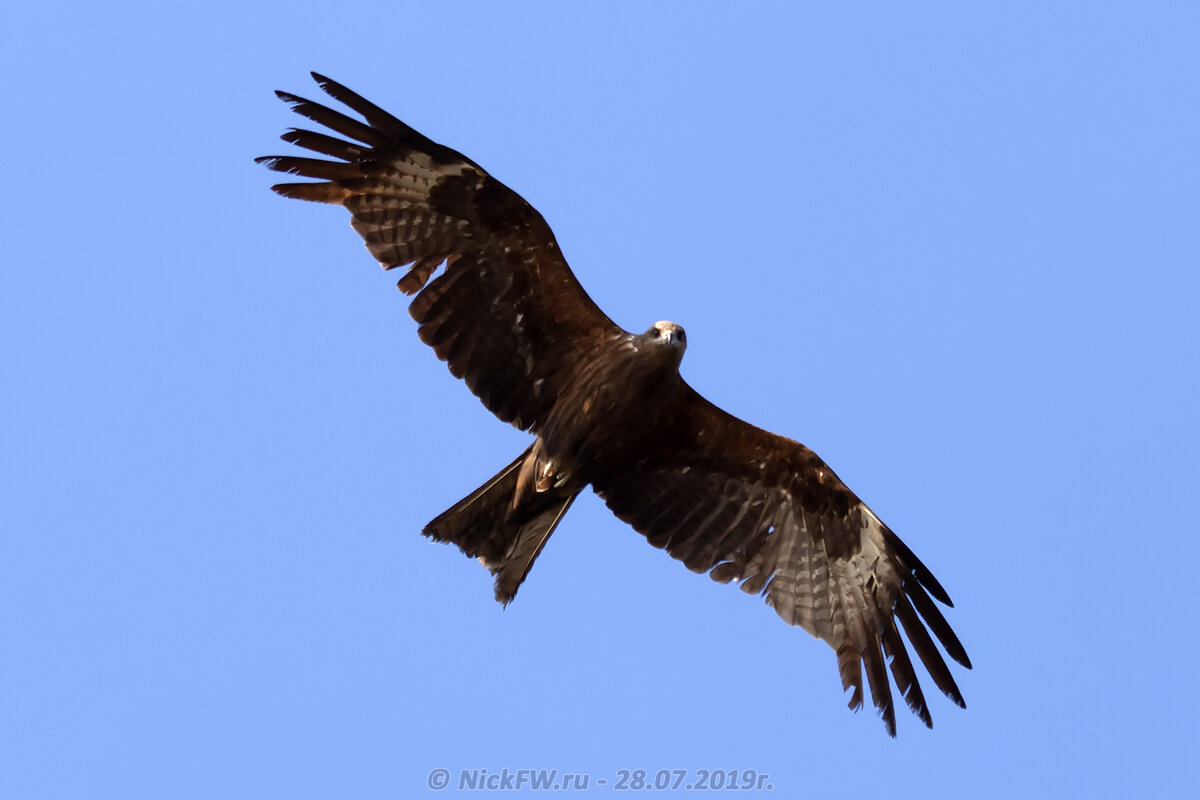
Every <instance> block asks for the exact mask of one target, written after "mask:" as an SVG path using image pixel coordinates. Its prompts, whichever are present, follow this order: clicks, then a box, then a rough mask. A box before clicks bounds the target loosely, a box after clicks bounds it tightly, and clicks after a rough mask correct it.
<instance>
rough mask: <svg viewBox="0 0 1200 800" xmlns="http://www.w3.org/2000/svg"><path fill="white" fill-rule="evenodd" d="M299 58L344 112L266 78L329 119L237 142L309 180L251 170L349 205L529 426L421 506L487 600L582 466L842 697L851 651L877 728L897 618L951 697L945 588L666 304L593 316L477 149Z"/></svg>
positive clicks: (504, 590) (607, 497) (473, 375)
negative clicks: (751, 412) (728, 382)
mask: <svg viewBox="0 0 1200 800" xmlns="http://www.w3.org/2000/svg"><path fill="white" fill-rule="evenodd" d="M313 77H314V78H315V79H316V81H317V83H318V84H319V85H320V87H321V88H322V89H323V90H324V91H325V92H326V93H327V94H329V95H330V96H331V97H333V98H334V99H335V100H338V101H340V102H342V103H343V104H344V105H346V106H347V107H349V108H350V109H351V110H353V111H355V112H357V113H358V114H359V115H360V116H361V117H362V120H364V121H360V120H357V119H354V118H351V117H349V116H346V115H344V114H342V113H340V112H338V111H334V110H332V109H329V108H327V107H325V106H322V105H318V104H317V103H313V102H311V101H309V100H305V99H303V98H300V97H296V96H295V95H291V94H287V93H285V92H278V95H279V97H280V98H282V99H283V100H284V101H286V102H288V103H290V104H291V105H292V109H293V110H294V111H295V112H296V113H297V114H300V115H301V116H303V117H307V118H308V119H310V120H312V121H314V122H316V123H319V124H321V125H323V126H325V127H326V128H328V129H329V130H331V131H333V132H334V133H336V134H340V136H341V137H345V138H338V137H335V136H329V135H327V134H323V133H316V132H313V131H309V130H300V129H293V130H290V131H288V132H287V133H285V134H284V135H283V137H282V138H283V139H284V140H285V141H287V142H290V143H292V144H295V145H298V146H300V147H303V148H305V149H307V150H311V151H314V152H316V153H319V154H321V155H324V156H327V157H329V159H333V160H329V159H326V158H301V157H296V156H269V157H265V158H261V159H258V160H259V161H260V162H262V163H265V164H266V165H267V166H268V167H270V168H271V169H273V170H276V171H279V172H286V173H291V174H294V175H299V176H302V177H305V178H315V179H317V181H318V182H316V183H313V182H308V183H282V184H279V185H277V186H274V187H272V188H274V190H275V191H276V192H278V193H279V194H282V195H284V196H285V197H294V198H297V199H300V200H312V201H317V202H322V203H332V204H335V205H341V206H344V207H345V208H346V209H347V210H349V211H350V213H351V215H352V221H351V224H352V225H353V226H354V229H355V230H357V231H358V232H359V234H360V235H361V236H362V237H363V240H364V241H365V243H366V246H367V249H368V250H369V251H370V252H371V255H373V256H374V257H375V258H376V259H377V260H378V261H379V263H380V264H382V265H383V267H384V269H393V268H396V267H407V271H406V272H405V273H404V275H403V276H402V277H401V278H400V280H399V283H398V285H399V287H400V289H401V291H403V292H404V293H405V294H408V295H415V296H414V297H413V300H412V303H411V305H410V306H409V312H410V313H411V314H412V316H413V318H414V319H415V320H416V321H417V323H418V325H419V327H418V334H419V335H420V337H421V340H422V341H423V342H425V343H426V344H428V345H430V346H431V347H433V349H434V352H436V353H437V356H438V358H440V359H442V360H443V361H445V362H447V364H448V365H449V367H450V372H451V373H452V374H453V375H454V376H455V377H457V378H462V379H463V380H464V381H466V384H467V386H468V387H469V388H470V389H471V391H472V392H474V393H475V394H476V395H477V396H478V397H479V399H480V400H482V401H483V404H484V405H485V406H486V407H487V408H488V409H489V410H490V411H491V412H492V413H494V414H495V415H496V416H497V417H499V418H500V419H502V420H504V421H506V422H510V423H512V424H513V425H516V426H517V427H518V428H521V429H522V430H528V431H530V432H531V433H533V434H535V436H536V437H537V438H536V439H535V441H534V442H533V444H532V445H530V447H529V448H528V449H527V450H526V451H525V452H524V453H522V454H521V455H520V456H519V457H518V458H517V459H516V460H515V461H513V462H512V463H511V464H509V465H508V466H507V467H505V468H504V469H503V470H501V471H500V472H499V473H498V474H497V475H496V476H495V477H494V478H492V480H490V481H488V482H487V483H486V484H484V485H483V486H482V487H480V488H479V489H477V490H476V491H474V492H473V493H471V494H470V495H468V496H467V497H465V498H463V500H461V501H460V502H458V503H457V504H456V505H455V506H454V507H452V508H451V509H449V510H448V511H446V512H445V513H443V514H442V515H440V516H439V517H437V518H436V519H435V520H433V521H432V522H430V523H429V525H427V526H426V527H425V530H424V531H423V533H424V534H425V535H426V536H429V537H431V538H433V539H435V540H437V541H441V542H452V543H454V544H456V545H457V546H458V547H459V548H461V549H462V551H463V552H464V553H466V554H467V555H468V556H472V557H478V558H479V559H481V560H482V561H483V563H484V564H485V565H486V566H487V567H488V568H489V569H490V570H491V572H492V573H493V575H495V577H496V586H495V588H496V598H497V599H498V600H499V601H500V602H502V603H505V604H507V603H508V602H509V601H511V600H512V599H513V597H514V596H515V595H516V593H517V588H518V587H519V586H520V585H521V583H522V581H524V580H525V577H526V575H527V574H528V573H529V569H530V567H531V566H532V564H533V562H534V560H535V559H536V558H537V556H538V554H539V553H540V552H541V550H542V547H543V546H544V545H545V543H546V541H547V539H548V538H549V537H550V535H551V534H552V533H553V532H554V529H555V527H556V526H557V525H558V523H559V522H560V521H561V520H562V517H563V515H564V514H565V513H566V512H567V510H568V509H569V508H570V506H571V503H572V501H573V500H574V499H575V497H576V496H577V495H578V494H579V492H580V491H582V490H583V489H584V488H586V487H588V486H591V487H592V488H593V489H594V490H595V491H596V493H597V494H599V495H600V496H601V497H602V498H604V501H605V502H606V503H607V504H608V506H609V508H611V509H612V511H613V513H615V514H616V515H617V516H618V517H619V518H621V519H622V520H624V521H625V522H628V523H629V524H630V525H632V526H633V527H634V529H635V530H637V531H638V532H640V533H642V534H643V535H645V536H646V538H647V539H648V540H649V542H650V543H651V544H652V545H654V546H655V547H659V548H664V549H666V551H667V552H668V553H670V554H671V556H673V557H674V558H677V559H679V560H680V561H682V562H683V563H684V564H685V565H686V566H687V567H688V569H690V570H692V571H694V572H707V573H708V574H709V575H710V576H711V577H712V578H713V579H714V580H716V581H720V582H722V583H729V582H733V581H736V582H737V583H738V585H739V586H740V588H741V589H742V590H743V591H745V592H747V593H755V594H762V595H763V596H764V597H765V598H766V601H767V603H768V604H769V605H771V606H772V607H773V608H774V609H775V610H776V611H777V612H778V613H779V615H780V616H781V617H783V619H784V620H785V621H786V622H788V623H789V624H791V625H799V626H800V627H802V628H804V629H805V630H806V631H808V632H809V633H811V634H812V635H813V636H816V637H818V638H820V639H823V640H824V641H826V642H828V643H829V645H830V646H831V647H833V649H834V650H835V652H836V653H837V661H838V671H839V673H840V674H841V678H842V685H843V687H844V688H847V689H849V688H853V694H852V696H851V699H850V707H851V708H855V709H857V708H858V707H860V706H861V705H862V703H863V671H864V668H865V671H866V684H867V686H868V687H870V691H871V697H872V700H873V702H874V704H875V707H876V708H877V709H878V711H879V712H880V714H881V715H882V716H883V720H884V724H885V725H886V727H887V730H888V733H890V734H892V735H895V724H896V723H895V710H894V704H893V701H892V690H891V684H890V682H889V679H888V671H889V670H890V672H891V676H892V680H894V681H895V685H896V687H897V688H898V689H899V691H900V695H901V697H902V698H903V699H904V701H905V703H907V704H908V706H909V707H910V708H911V709H912V710H913V711H914V712H915V713H916V714H917V716H919V717H920V718H921V720H922V721H923V722H924V723H925V724H926V725H930V726H932V722H931V719H930V715H929V710H928V707H927V705H926V702H925V697H924V694H923V693H922V691H921V687H920V684H919V683H918V681H917V675H916V671H915V670H914V668H913V664H912V660H911V659H910V658H909V655H908V650H907V648H906V646H905V644H904V640H903V639H902V637H901V636H900V629H901V628H903V630H904V633H905V635H906V636H907V638H908V641H909V643H911V645H912V647H913V648H914V649H915V651H916V653H917V656H918V658H919V659H920V660H921V662H922V663H923V664H924V665H925V668H926V670H928V672H929V674H930V676H931V677H932V678H933V682H934V684H935V685H936V686H937V687H938V688H939V689H940V690H941V691H942V692H944V693H945V694H946V695H947V696H948V697H950V698H951V700H953V701H954V702H955V703H956V704H958V705H960V706H964V707H965V705H964V703H963V700H962V695H961V694H960V693H959V690H958V687H957V686H956V685H955V682H954V677H953V675H952V674H951V672H950V669H949V668H948V666H947V665H946V662H945V660H944V659H943V658H942V655H941V653H940V652H939V650H938V647H937V644H935V642H934V639H935V638H936V640H937V642H938V643H940V644H941V647H942V648H943V649H944V650H945V651H946V653H947V654H949V655H950V657H951V658H953V659H954V660H955V661H957V662H959V663H960V664H962V665H964V666H966V667H968V668H969V667H970V666H971V663H970V661H969V659H968V658H967V654H966V652H965V651H964V649H963V647H962V645H961V644H960V643H959V641H958V638H957V637H956V636H955V635H954V632H953V631H952V630H951V629H950V626H949V624H948V623H947V622H946V619H945V617H943V616H942V613H941V611H940V610H939V609H938V606H937V604H936V603H934V599H936V600H938V601H940V602H942V603H943V604H945V605H947V606H950V605H952V604H951V602H950V598H949V596H948V595H947V594H946V591H945V590H944V589H943V588H942V586H941V584H939V583H938V582H937V580H936V579H935V578H934V577H933V575H932V574H931V573H930V571H929V570H928V569H927V568H926V567H925V565H924V564H922V563H921V561H920V560H919V559H917V557H916V556H915V555H914V554H913V552H912V551H911V550H909V549H908V547H907V546H906V545H905V544H904V543H903V542H901V541H900V539H899V538H898V537H897V536H896V534H894V533H892V531H891V530H890V529H889V528H888V527H887V526H886V525H884V524H883V523H882V522H881V521H880V520H879V518H878V517H876V516H875V514H874V513H873V512H872V511H871V510H870V509H868V508H867V507H866V505H864V504H863V502H862V501H861V500H859V499H858V497H856V496H855V495H854V493H853V492H851V491H850V490H849V489H847V488H846V486H845V484H843V483H842V482H841V480H839V479H838V477H837V475H835V474H834V473H833V471H832V470H831V469H829V467H828V466H826V465H825V463H824V462H823V461H821V459H820V458H818V457H817V456H816V454H815V453H813V452H812V451H811V450H809V449H808V448H807V447H805V446H804V445H802V444H800V443H798V442H795V441H792V440H791V439H786V438H784V437H782V436H777V435H775V434H772V433H768V432H767V431H764V430H761V429H759V428H756V427H754V426H752V425H749V424H747V423H745V422H742V421H741V420H739V419H736V418H735V417H733V416H731V415H729V414H727V413H725V412H724V411H722V410H720V409H719V408H717V407H715V406H713V405H712V404H711V403H709V402H708V401H706V400H705V399H704V398H702V397H701V396H700V395H699V394H697V393H696V392H695V391H694V390H693V389H692V388H691V387H690V386H688V384H687V383H686V382H684V380H683V378H682V377H680V374H679V363H680V360H681V359H682V357H683V352H684V350H685V349H686V337H685V334H684V332H683V329H682V328H680V327H679V326H678V325H676V324H674V323H670V322H659V323H656V324H655V325H654V326H652V327H651V328H650V329H649V330H647V331H646V332H645V333H642V334H636V335H635V334H631V333H629V332H627V331H624V330H622V329H621V328H620V327H618V326H617V325H616V324H614V323H613V322H612V321H611V320H610V319H609V318H608V317H607V316H605V315H604V313H603V312H601V311H600V309H599V308H597V307H596V305H595V303H593V302H592V301H591V299H590V298H589V297H588V296H587V294H586V293H585V292H584V291H583V288H582V287H581V286H580V285H579V283H578V281H576V279H575V276H574V275H573V274H572V273H571V270H570V268H569V267H568V266H567V263H566V261H565V260H564V258H563V256H562V253H561V252H560V251H559V248H558V244H557V242H555V240H554V234H553V233H551V231H550V228H549V226H547V224H546V222H545V220H543V219H542V217H541V215H540V214H538V212H537V211H536V210H534V209H533V207H531V206H530V205H529V204H528V203H526V202H525V201H524V200H523V199H521V197H520V196H519V195H517V194H516V193H515V192H513V191H512V190H510V189H509V188H507V187H506V186H504V185H503V184H501V183H500V182H499V181H497V180H496V179H495V178H493V177H491V176H490V175H488V174H487V173H486V172H485V171H484V170H483V169H482V168H481V167H479V165H477V164H475V163H474V162H473V161H471V160H470V159H468V158H466V157H465V156H463V155H461V154H460V153H457V152H455V151H454V150H451V149H449V148H447V147H444V146H443V145H440V144H437V143H435V142H433V141H431V140H429V139H427V138H425V137H424V136H422V135H421V134H419V133H417V132H416V131H415V130H413V129H412V128H410V127H408V126H407V125H405V124H404V123H403V122H401V121H400V120H398V119H396V118H395V117H393V116H391V115H390V114H388V113H387V112H385V111H383V110H382V109H380V108H378V107H377V106H375V105H374V104H372V103H370V102H368V101H366V100H364V99H363V98H362V97H360V96H358V95H357V94H355V93H354V92H351V91H350V90H348V89H346V88H345V87H344V86H341V85H340V84H337V83H335V82H333V81H331V80H329V79H328V78H324V77H322V76H320V75H317V74H315V73H314V74H313ZM443 267H444V269H443ZM439 270H441V271H440V272H439ZM931 595H932V597H931ZM897 623H899V624H897ZM930 631H932V634H933V636H930Z"/></svg>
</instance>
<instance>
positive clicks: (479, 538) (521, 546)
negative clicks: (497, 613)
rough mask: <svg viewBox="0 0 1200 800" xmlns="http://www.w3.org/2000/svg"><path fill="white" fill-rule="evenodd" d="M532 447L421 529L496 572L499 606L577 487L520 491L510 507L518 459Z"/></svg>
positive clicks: (510, 595)
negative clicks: (519, 499)
mask: <svg viewBox="0 0 1200 800" xmlns="http://www.w3.org/2000/svg"><path fill="white" fill-rule="evenodd" d="M532 450H533V447H532V446H531V447H530V448H529V449H527V450H526V451H525V452H524V453H522V454H521V455H520V456H518V457H517V459H516V460H515V461H513V462H512V463H511V464H509V465H508V466H507V467H505V468H504V469H502V470H500V472H498V473H497V474H496V475H495V477H493V478H492V479H491V480H489V481H488V482H487V483H485V484H483V486H480V487H479V488H478V489H476V490H475V491H473V492H471V493H470V494H469V495H467V496H466V497H464V498H463V499H462V500H459V501H458V502H457V503H455V504H454V505H453V506H451V507H450V508H449V509H448V510H446V511H444V512H442V513H441V514H440V515H438V517H437V519H435V520H433V521H432V522H430V523H429V524H428V525H426V526H425V530H423V531H421V533H422V534H423V535H425V536H428V537H429V538H430V539H433V540H434V541H438V542H450V543H453V544H456V545H458V547H459V549H460V550H462V551H463V552H464V553H466V554H467V555H468V556H470V557H472V558H478V559H479V560H480V562H481V563H482V564H483V565H484V566H485V567H487V568H488V569H489V570H490V571H491V573H492V574H493V575H495V576H496V599H497V600H498V601H500V602H501V603H503V604H504V605H508V603H509V602H510V601H511V600H512V599H513V598H514V597H516V594H517V588H518V587H519V586H520V585H521V583H522V582H523V581H524V580H525V576H526V575H528V574H529V569H530V567H532V566H533V562H534V559H536V558H537V557H538V553H540V552H542V548H543V547H545V546H546V540H548V539H549V538H550V534H552V533H554V529H555V528H556V527H558V523H559V522H561V521H562V518H563V515H564V514H566V513H567V509H568V508H570V507H571V503H572V502H573V501H574V500H575V498H576V496H577V495H578V494H579V490H578V489H564V488H557V489H556V488H553V487H552V488H550V489H548V490H547V491H544V492H536V493H535V492H529V493H526V494H525V496H524V497H523V499H522V500H521V502H520V504H519V505H518V506H517V507H516V508H513V507H512V505H513V498H514V496H515V495H516V491H517V478H518V475H519V474H520V471H521V464H522V463H523V462H524V461H525V459H526V457H528V456H529V455H530V452H531V451H532Z"/></svg>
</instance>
